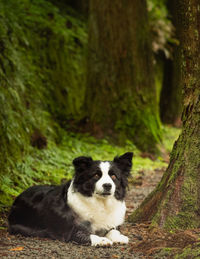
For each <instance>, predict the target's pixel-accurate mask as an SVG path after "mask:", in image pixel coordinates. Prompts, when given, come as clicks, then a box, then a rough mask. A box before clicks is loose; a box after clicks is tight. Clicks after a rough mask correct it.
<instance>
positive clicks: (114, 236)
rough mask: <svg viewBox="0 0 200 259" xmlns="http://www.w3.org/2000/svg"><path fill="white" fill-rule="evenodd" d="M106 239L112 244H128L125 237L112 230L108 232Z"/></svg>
mask: <svg viewBox="0 0 200 259" xmlns="http://www.w3.org/2000/svg"><path fill="white" fill-rule="evenodd" d="M106 237H107V238H109V239H110V240H112V242H113V243H120V244H128V241H129V239H128V237H127V236H124V235H122V234H121V233H120V232H119V231H118V230H116V229H112V230H111V231H110V232H108V234H107V235H106Z"/></svg>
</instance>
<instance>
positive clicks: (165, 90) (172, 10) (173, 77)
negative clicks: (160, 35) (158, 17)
mask: <svg viewBox="0 0 200 259" xmlns="http://www.w3.org/2000/svg"><path fill="white" fill-rule="evenodd" d="M167 4H168V10H169V14H170V16H171V20H172V23H173V25H174V28H175V38H176V40H175V39H173V37H172V36H171V39H170V41H171V42H176V41H177V40H178V41H180V33H181V28H182V24H180V23H179V22H178V14H177V8H178V7H177V2H176V1H173V0H169V1H168V2H167ZM174 40H175V41H174ZM163 72H164V76H163V84H162V91H161V97H160V115H161V120H162V122H164V123H170V124H173V125H176V126H180V122H181V113H182V99H183V97H182V87H181V51H180V48H179V46H178V42H176V44H173V51H172V56H171V58H168V59H166V58H165V60H164V71H163Z"/></svg>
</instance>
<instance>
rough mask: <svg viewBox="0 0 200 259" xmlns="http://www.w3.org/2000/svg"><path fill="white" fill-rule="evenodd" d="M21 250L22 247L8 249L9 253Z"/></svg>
mask: <svg viewBox="0 0 200 259" xmlns="http://www.w3.org/2000/svg"><path fill="white" fill-rule="evenodd" d="M23 249H24V247H23V246H18V247H15V248H11V249H9V251H22V250H23Z"/></svg>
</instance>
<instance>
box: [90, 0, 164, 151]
mask: <svg viewBox="0 0 200 259" xmlns="http://www.w3.org/2000/svg"><path fill="white" fill-rule="evenodd" d="M152 60H153V59H152V52H151V42H150V40H149V28H148V18H147V10H146V1H145V0H142V1H141V0H134V1H133V0H126V1H125V2H124V1H122V0H120V1H115V3H114V2H113V1H106V0H104V1H102V0H101V1H100V0H91V1H90V19H89V50H88V85H87V92H86V109H87V116H88V119H89V125H90V130H91V131H92V132H93V133H94V134H96V135H99V136H105V135H109V136H112V137H113V138H115V139H116V140H117V141H118V142H120V141H122V142H123V140H124V139H125V137H128V138H129V139H132V140H133V141H134V143H135V144H136V145H137V146H138V147H139V148H141V149H143V150H149V151H155V149H156V147H155V145H156V143H158V142H159V140H160V139H161V130H160V121H159V114H158V105H157V102H156V90H155V84H154V75H153V61H152Z"/></svg>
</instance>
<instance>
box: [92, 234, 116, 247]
mask: <svg viewBox="0 0 200 259" xmlns="http://www.w3.org/2000/svg"><path fill="white" fill-rule="evenodd" d="M90 240H91V244H92V246H111V245H112V244H113V242H112V241H111V240H110V239H108V238H106V237H99V236H97V235H90Z"/></svg>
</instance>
